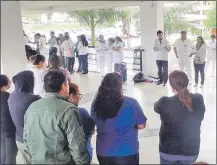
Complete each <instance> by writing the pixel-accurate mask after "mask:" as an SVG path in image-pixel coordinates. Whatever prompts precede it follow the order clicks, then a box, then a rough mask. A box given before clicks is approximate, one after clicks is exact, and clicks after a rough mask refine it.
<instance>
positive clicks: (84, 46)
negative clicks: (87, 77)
mask: <svg viewBox="0 0 217 165" xmlns="http://www.w3.org/2000/svg"><path fill="white" fill-rule="evenodd" d="M78 55H79V58H80V59H81V66H82V70H83V72H82V74H87V73H88V41H87V39H86V36H85V35H83V34H82V35H81V40H80V41H79V43H78Z"/></svg>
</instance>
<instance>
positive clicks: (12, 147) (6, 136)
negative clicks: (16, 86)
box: [0, 74, 17, 165]
mask: <svg viewBox="0 0 217 165" xmlns="http://www.w3.org/2000/svg"><path fill="white" fill-rule="evenodd" d="M0 83H1V164H2V165H3V164H16V155H17V145H16V141H15V136H16V128H15V125H14V122H13V121H12V118H11V114H10V111H9V106H8V98H9V96H10V93H8V92H7V90H8V89H10V87H11V80H10V79H9V78H8V77H7V76H6V75H2V74H1V75H0Z"/></svg>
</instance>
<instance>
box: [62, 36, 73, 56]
mask: <svg viewBox="0 0 217 165" xmlns="http://www.w3.org/2000/svg"><path fill="white" fill-rule="evenodd" d="M61 50H62V52H63V56H65V57H74V43H73V42H72V41H71V40H65V41H64V42H63V43H62V44H61Z"/></svg>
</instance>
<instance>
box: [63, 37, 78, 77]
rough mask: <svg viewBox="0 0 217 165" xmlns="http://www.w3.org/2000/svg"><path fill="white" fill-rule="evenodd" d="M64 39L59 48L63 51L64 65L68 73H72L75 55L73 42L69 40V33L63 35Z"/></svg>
mask: <svg viewBox="0 0 217 165" xmlns="http://www.w3.org/2000/svg"><path fill="white" fill-rule="evenodd" d="M65 39H66V40H65V41H64V42H63V43H62V45H61V50H62V52H63V56H64V59H65V60H64V61H65V67H66V68H67V70H68V71H69V72H70V74H72V73H74V64H75V56H74V44H73V42H72V41H71V39H70V37H69V35H66V36H65Z"/></svg>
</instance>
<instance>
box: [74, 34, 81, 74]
mask: <svg viewBox="0 0 217 165" xmlns="http://www.w3.org/2000/svg"><path fill="white" fill-rule="evenodd" d="M80 41H81V36H77V42H76V44H75V50H74V51H75V54H76V57H77V58H78V70H77V71H76V72H77V73H78V72H81V70H82V66H81V58H80V56H79V53H78V44H79V42H80Z"/></svg>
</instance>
